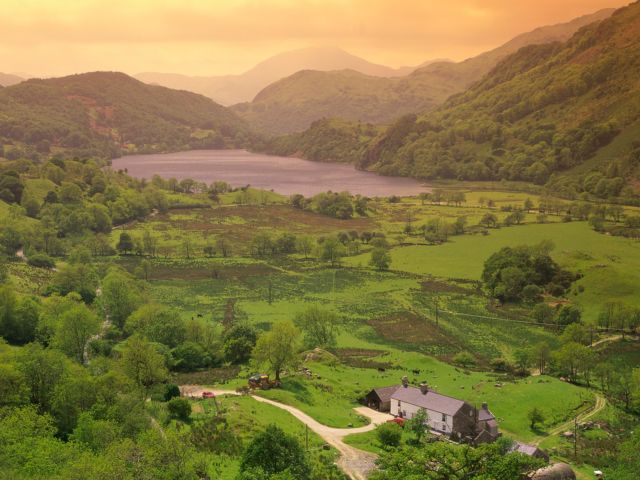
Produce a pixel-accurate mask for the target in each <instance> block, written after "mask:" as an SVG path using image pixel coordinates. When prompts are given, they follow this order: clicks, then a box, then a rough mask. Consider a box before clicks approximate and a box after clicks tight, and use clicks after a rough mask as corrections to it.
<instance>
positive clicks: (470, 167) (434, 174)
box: [359, 3, 640, 197]
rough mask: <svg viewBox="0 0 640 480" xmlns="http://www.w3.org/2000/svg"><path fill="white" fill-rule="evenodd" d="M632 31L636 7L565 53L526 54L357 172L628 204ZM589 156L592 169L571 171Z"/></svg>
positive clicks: (414, 123) (637, 19) (400, 130)
mask: <svg viewBox="0 0 640 480" xmlns="http://www.w3.org/2000/svg"><path fill="white" fill-rule="evenodd" d="M639 31H640V4H638V3H635V4H633V5H631V6H629V7H627V8H624V9H621V10H619V11H618V12H616V14H614V15H613V17H611V18H610V19H608V20H605V21H603V22H601V23H599V24H594V25H592V26H588V27H585V28H583V29H582V30H580V31H579V32H578V33H577V34H576V35H575V36H574V37H572V38H571V39H570V40H569V41H568V42H566V43H565V44H560V43H553V44H546V45H539V46H530V47H525V48H523V49H521V50H520V51H518V52H517V53H516V54H514V55H512V56H510V57H508V58H507V59H505V60H504V61H502V62H501V63H500V64H499V65H498V66H497V67H496V68H495V69H494V70H493V71H492V72H491V73H490V74H489V75H487V76H486V77H485V78H484V79H483V80H482V81H481V82H480V83H479V84H477V85H476V86H474V87H473V88H471V89H470V90H469V91H467V92H466V93H464V94H462V95H458V96H456V97H454V98H452V99H450V100H449V101H448V102H447V103H446V105H444V106H443V107H442V108H440V109H439V110H438V111H436V112H433V113H431V114H426V115H422V116H420V117H415V116H414V117H405V118H403V119H401V120H399V121H398V122H396V123H395V124H394V125H393V126H392V127H390V128H389V129H388V130H387V132H386V133H385V134H383V135H382V136H380V137H379V138H378V139H376V141H375V142H373V143H372V144H371V145H370V146H369V147H368V149H367V151H366V153H365V155H364V156H363V157H362V158H361V160H360V162H359V165H360V166H362V167H365V168H368V169H371V170H376V171H378V172H380V173H385V174H400V175H410V176H415V177H419V178H424V179H437V178H457V179H463V180H493V179H507V180H525V181H530V182H535V183H538V184H544V183H549V184H550V185H553V186H554V187H555V189H556V191H563V192H564V193H565V194H572V195H573V194H577V193H581V192H586V193H588V194H594V195H596V196H600V197H615V196H620V195H623V196H628V195H631V193H632V192H631V191H630V190H629V189H625V188H624V184H625V181H624V179H629V178H635V176H636V174H637V164H638V161H639V159H640V158H639V155H638V150H637V144H636V143H635V142H636V140H637V135H635V134H634V133H633V132H637V122H638V120H640V96H639V95H638V93H639V90H640V79H639V77H638V75H637V72H638V67H639V65H640V42H639V41H638V32H639ZM617 139H621V140H623V141H622V142H620V141H616V140H617ZM613 143H615V145H616V147H615V148H609V149H608V151H607V154H606V155H599V153H600V152H601V151H602V149H604V148H606V147H607V146H608V145H610V144H613ZM593 157H598V158H599V160H600V161H599V162H597V163H593V162H591V163H590V164H589V168H587V169H583V170H584V171H582V172H580V171H579V170H578V171H576V170H575V169H579V166H580V165H582V164H584V163H585V162H587V161H588V160H589V159H590V158H593ZM561 172H571V173H575V174H574V175H558V173H561ZM594 172H595V173H594Z"/></svg>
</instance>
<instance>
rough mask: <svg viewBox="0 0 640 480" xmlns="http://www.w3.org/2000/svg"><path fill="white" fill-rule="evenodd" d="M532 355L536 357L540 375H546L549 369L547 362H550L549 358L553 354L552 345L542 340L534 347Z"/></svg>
mask: <svg viewBox="0 0 640 480" xmlns="http://www.w3.org/2000/svg"><path fill="white" fill-rule="evenodd" d="M532 356H533V357H534V358H535V361H536V363H537V365H538V370H540V375H544V373H545V371H546V369H547V363H548V362H549V358H550V356H551V347H549V344H548V343H547V342H540V343H538V344H537V345H535V346H534V347H533V350H532Z"/></svg>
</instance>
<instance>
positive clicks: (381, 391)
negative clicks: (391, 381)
mask: <svg viewBox="0 0 640 480" xmlns="http://www.w3.org/2000/svg"><path fill="white" fill-rule="evenodd" d="M398 388H400V385H392V386H391V387H380V388H374V389H373V391H374V392H376V395H378V398H379V399H380V401H381V402H388V401H389V400H391V396H392V395H393V394H394V393H395V391H396V390H398Z"/></svg>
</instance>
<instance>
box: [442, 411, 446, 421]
mask: <svg viewBox="0 0 640 480" xmlns="http://www.w3.org/2000/svg"><path fill="white" fill-rule="evenodd" d="M442 421H443V422H446V421H447V414H446V413H443V414H442Z"/></svg>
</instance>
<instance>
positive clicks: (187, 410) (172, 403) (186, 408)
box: [167, 398, 191, 422]
mask: <svg viewBox="0 0 640 480" xmlns="http://www.w3.org/2000/svg"><path fill="white" fill-rule="evenodd" d="M167 410H168V411H169V416H170V417H171V418H173V419H176V420H181V421H183V422H186V421H188V420H189V417H190V416H191V403H189V400H187V399H186V398H172V399H171V400H169V402H168V403H167Z"/></svg>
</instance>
